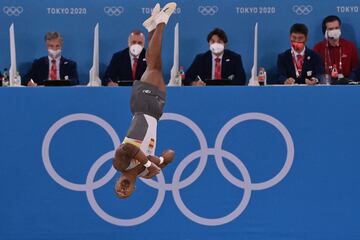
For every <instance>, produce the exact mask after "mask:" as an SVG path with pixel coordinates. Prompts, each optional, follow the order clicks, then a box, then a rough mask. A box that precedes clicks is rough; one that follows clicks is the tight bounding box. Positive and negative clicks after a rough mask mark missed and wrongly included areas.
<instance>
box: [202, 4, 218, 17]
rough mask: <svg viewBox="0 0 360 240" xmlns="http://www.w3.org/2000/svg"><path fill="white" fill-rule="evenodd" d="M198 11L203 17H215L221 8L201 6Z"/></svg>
mask: <svg viewBox="0 0 360 240" xmlns="http://www.w3.org/2000/svg"><path fill="white" fill-rule="evenodd" d="M198 11H199V13H200V14H201V15H203V16H214V15H215V14H216V13H217V12H218V11H219V8H218V7H217V6H199V7H198Z"/></svg>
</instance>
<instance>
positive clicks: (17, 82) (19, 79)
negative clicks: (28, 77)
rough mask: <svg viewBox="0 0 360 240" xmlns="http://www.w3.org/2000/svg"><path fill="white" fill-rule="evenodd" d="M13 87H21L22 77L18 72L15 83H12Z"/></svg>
mask: <svg viewBox="0 0 360 240" xmlns="http://www.w3.org/2000/svg"><path fill="white" fill-rule="evenodd" d="M12 86H21V76H20V74H19V72H16V75H15V77H14V81H13V82H12Z"/></svg>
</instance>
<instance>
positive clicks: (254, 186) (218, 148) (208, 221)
mask: <svg viewBox="0 0 360 240" xmlns="http://www.w3.org/2000/svg"><path fill="white" fill-rule="evenodd" d="M251 120H258V121H263V122H266V123H268V124H270V125H272V126H273V127H275V128H276V129H277V130H278V131H279V132H280V133H281V135H282V136H283V138H284V140H285V143H286V148H287V154H286V159H285V163H284V165H283V167H282V168H281V170H280V171H279V172H278V173H277V174H276V175H275V176H274V177H272V178H271V179H268V180H266V181H264V182H258V183H257V182H252V181H251V177H250V174H249V172H248V170H247V168H246V166H245V165H244V163H243V162H242V161H241V160H240V159H239V158H238V157H236V156H235V155H234V154H232V153H230V152H228V151H226V150H223V149H222V144H223V141H224V138H225V136H226V134H227V133H228V132H229V131H230V130H231V129H232V128H233V127H234V126H235V125H237V124H240V123H242V122H245V121H251ZM75 121H88V122H92V123H95V124H97V125H99V126H100V127H102V128H103V129H104V130H105V131H106V132H107V133H108V134H109V136H110V137H111V139H112V142H113V145H114V149H116V147H117V146H118V145H119V144H120V142H121V141H120V139H119V137H118V136H117V134H116V132H115V130H114V129H113V128H112V127H111V125H110V124H109V123H107V122H106V121H105V120H103V119H101V118H100V117H98V116H95V115H91V114H85V113H78V114H72V115H68V116H66V117H63V118H61V119H60V120H58V121H57V122H55V123H54V124H53V125H52V126H51V127H50V128H49V130H48V131H47V133H46V135H45V138H44V141H43V144H42V159H43V163H44V166H45V168H46V170H47V172H48V173H49V175H50V176H51V178H52V179H53V180H54V181H56V182H57V183H58V184H60V185H61V186H63V187H64V188H67V189H70V190H73V191H83V192H86V196H87V199H88V201H89V204H90V206H91V208H92V209H93V210H94V211H95V213H96V214H97V215H98V216H99V217H100V218H102V219H103V220H105V221H107V222H109V223H111V224H114V225H118V226H134V225H138V224H141V223H144V222H146V221H147V220H149V219H150V218H152V217H153V216H154V215H155V214H156V213H157V212H158V210H159V209H160V207H161V205H162V203H163V201H164V198H165V193H166V191H171V192H172V195H173V198H174V201H175V203H176V205H177V207H178V208H179V210H180V211H181V212H182V213H183V214H184V215H185V216H186V217H187V218H189V219H190V220H191V221H193V222H196V223H198V224H202V225H207V226H218V225H222V224H226V223H229V222H231V221H233V220H234V219H235V218H237V217H238V216H240V214H241V213H242V212H243V211H244V210H245V208H246V206H247V205H248V203H249V201H250V197H251V192H252V191H256V190H264V189H268V188H271V187H273V186H274V185H276V184H278V183H279V182H280V181H282V180H283V179H284V178H285V177H286V175H287V174H288V172H289V171H290V169H291V166H292V164H293V161H294V151H295V150H294V143H293V140H292V137H291V135H290V133H289V131H288V130H287V128H286V127H285V126H284V125H283V124H282V123H281V122H280V121H279V120H277V119H275V118H274V117H272V116H270V115H266V114H263V113H245V114H241V115H238V116H236V117H234V118H232V119H231V120H230V121H229V122H227V123H226V124H225V125H224V126H223V127H222V128H221V130H220V131H219V133H218V135H217V137H216V140H215V146H214V147H213V148H209V147H208V144H207V141H206V138H205V136H204V134H203V132H202V131H201V129H200V128H199V126H197V125H196V124H195V123H194V122H193V121H192V120H191V119H189V118H187V117H185V116H183V115H180V114H176V113H164V114H163V116H162V118H161V121H175V122H178V123H181V124H184V125H185V126H187V127H188V128H190V129H191V130H192V131H193V132H194V134H195V136H196V137H197V139H198V141H199V144H200V149H199V150H197V151H195V152H193V153H190V154H189V155H188V156H186V157H185V158H184V159H182V160H180V161H179V164H178V166H177V168H176V169H175V172H174V175H173V178H172V183H166V182H165V178H164V175H163V173H162V172H160V174H158V175H157V181H155V180H153V179H141V180H142V181H143V182H144V183H145V184H146V185H148V186H149V187H152V188H155V189H157V190H158V194H157V197H156V200H155V202H154V204H153V205H152V207H151V208H150V209H149V210H148V211H147V212H145V213H144V214H143V215H141V216H139V217H135V218H133V219H120V218H117V217H114V216H111V215H110V214H108V213H106V212H105V211H104V210H103V209H102V208H101V207H100V206H99V204H98V203H97V201H96V199H95V196H94V190H95V189H97V188H100V187H102V186H104V185H105V184H107V183H108V182H109V181H110V180H111V179H112V178H113V177H114V176H115V174H116V170H115V169H114V168H113V167H111V168H110V169H109V170H108V172H107V173H106V174H105V175H104V176H103V177H102V178H100V179H99V180H97V181H94V179H95V176H96V173H97V171H98V170H99V169H100V168H101V166H102V165H103V164H104V163H106V162H107V161H109V160H111V159H112V158H113V156H114V152H115V150H112V151H109V152H107V153H105V154H103V155H102V156H101V157H100V158H99V159H97V160H96V161H95V162H94V164H93V165H92V166H91V168H90V170H89V172H88V174H87V177H86V182H85V183H84V184H78V183H72V182H70V181H68V180H66V179H64V178H62V177H61V176H60V175H59V174H58V173H57V172H56V170H55V169H54V167H53V165H52V163H51V161H50V155H49V147H50V143H51V141H52V138H53V137H54V135H55V134H56V132H57V131H58V130H60V129H61V128H62V127H63V126H65V125H66V124H68V123H71V122H75ZM209 155H213V156H215V161H216V165H217V167H218V168H219V171H220V172H221V173H222V175H223V176H224V177H225V179H227V180H228V181H229V182H230V183H231V184H233V185H235V186H237V187H239V188H241V189H243V190H244V193H243V197H242V199H241V200H240V203H239V205H238V206H237V207H236V209H235V210H233V212H231V213H229V214H228V215H226V216H223V217H219V218H204V217H201V216H198V215H196V214H195V213H193V212H192V211H191V210H190V209H189V207H188V206H187V205H186V204H185V203H184V201H183V199H182V198H181V195H180V190H181V189H183V188H185V187H187V186H189V185H191V184H192V183H193V182H194V181H196V180H197V178H198V177H199V176H200V175H201V174H202V172H203V171H204V169H205V166H206V163H207V160H208V156H209ZM198 158H200V161H199V164H198V166H197V167H196V169H195V170H194V172H193V173H192V174H191V175H190V176H188V177H187V178H186V179H184V180H181V181H180V179H181V175H182V173H183V171H184V169H185V168H186V167H187V166H188V165H189V164H190V163H191V162H192V161H194V160H195V159H198ZM223 158H226V159H228V160H230V161H231V162H232V163H233V164H234V165H235V166H236V167H237V168H238V169H239V170H240V172H241V174H242V176H243V180H240V179H238V178H236V177H235V176H233V175H232V174H231V173H230V171H228V169H227V168H226V166H225V164H224V160H223Z"/></svg>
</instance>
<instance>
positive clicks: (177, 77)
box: [174, 71, 181, 86]
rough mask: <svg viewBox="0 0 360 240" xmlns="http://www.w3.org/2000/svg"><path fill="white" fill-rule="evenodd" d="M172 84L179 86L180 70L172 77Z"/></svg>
mask: <svg viewBox="0 0 360 240" xmlns="http://www.w3.org/2000/svg"><path fill="white" fill-rule="evenodd" d="M174 85H175V86H181V75H180V71H177V72H176V75H175V79H174Z"/></svg>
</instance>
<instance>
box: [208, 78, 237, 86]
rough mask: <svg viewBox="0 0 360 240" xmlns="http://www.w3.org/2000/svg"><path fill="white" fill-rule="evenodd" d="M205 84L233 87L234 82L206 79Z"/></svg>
mask: <svg viewBox="0 0 360 240" xmlns="http://www.w3.org/2000/svg"><path fill="white" fill-rule="evenodd" d="M205 83H206V86H224V85H225V86H226V85H233V83H234V82H233V81H232V80H228V79H221V80H216V79H205Z"/></svg>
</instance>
